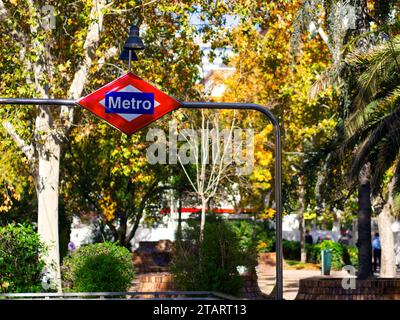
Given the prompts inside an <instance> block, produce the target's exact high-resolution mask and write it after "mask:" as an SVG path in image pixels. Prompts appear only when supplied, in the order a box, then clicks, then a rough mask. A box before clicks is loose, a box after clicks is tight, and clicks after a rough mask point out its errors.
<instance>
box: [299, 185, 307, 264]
mask: <svg viewBox="0 0 400 320" xmlns="http://www.w3.org/2000/svg"><path fill="white" fill-rule="evenodd" d="M299 182H300V194H299V203H300V208H299V213H298V215H297V219H298V221H299V233H300V261H301V262H306V242H305V239H304V231H305V223H304V210H305V203H304V187H303V185H302V180H300V181H299Z"/></svg>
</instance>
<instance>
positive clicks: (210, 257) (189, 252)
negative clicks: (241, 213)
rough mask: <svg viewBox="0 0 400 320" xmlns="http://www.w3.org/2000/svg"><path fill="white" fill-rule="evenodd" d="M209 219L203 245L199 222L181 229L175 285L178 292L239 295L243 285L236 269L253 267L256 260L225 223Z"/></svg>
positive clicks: (174, 261)
mask: <svg viewBox="0 0 400 320" xmlns="http://www.w3.org/2000/svg"><path fill="white" fill-rule="evenodd" d="M207 219H208V220H207V223H206V224H205V229H204V240H203V241H202V242H200V240H199V236H200V226H199V222H198V221H197V219H196V220H192V221H189V222H188V225H187V226H186V227H185V228H184V229H183V230H182V241H178V242H176V246H175V249H174V253H173V257H172V262H171V271H172V273H173V275H174V279H175V282H176V284H177V286H178V289H179V290H189V291H193V290H195V291H196V290H199V291H219V292H224V293H229V294H237V293H238V292H239V289H240V288H241V286H242V285H243V284H242V280H241V278H240V276H239V274H238V271H237V267H238V266H247V267H248V268H254V266H255V257H254V256H251V253H249V252H246V251H242V250H241V246H240V241H239V239H238V237H237V236H236V234H235V233H234V232H233V231H232V228H231V227H230V226H229V225H228V224H227V223H226V222H225V221H223V220H221V219H217V218H216V217H212V216H209V217H207Z"/></svg>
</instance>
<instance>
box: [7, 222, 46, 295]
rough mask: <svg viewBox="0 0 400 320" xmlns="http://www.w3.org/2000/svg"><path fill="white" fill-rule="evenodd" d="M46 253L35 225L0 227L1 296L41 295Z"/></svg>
mask: <svg viewBox="0 0 400 320" xmlns="http://www.w3.org/2000/svg"><path fill="white" fill-rule="evenodd" d="M45 254H46V247H45V246H44V245H43V244H42V242H41V241H40V239H39V235H38V234H37V233H36V232H35V231H34V230H33V227H32V226H29V225H15V224H9V225H7V226H4V227H0V293H10V292H11V293H13V292H17V293H18V292H40V291H41V289H42V286H41V272H42V270H43V268H44V266H45V263H44V261H43V260H42V257H43V255H45Z"/></svg>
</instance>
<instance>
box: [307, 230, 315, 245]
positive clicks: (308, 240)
mask: <svg viewBox="0 0 400 320" xmlns="http://www.w3.org/2000/svg"><path fill="white" fill-rule="evenodd" d="M305 241H306V244H313V243H314V241H313V237H312V235H311V234H310V231H309V230H306V236H305Z"/></svg>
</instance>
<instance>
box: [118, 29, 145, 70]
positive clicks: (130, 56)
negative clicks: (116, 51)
mask: <svg viewBox="0 0 400 320" xmlns="http://www.w3.org/2000/svg"><path fill="white" fill-rule="evenodd" d="M143 49H144V44H143V41H142V39H141V38H140V37H139V27H138V26H132V27H130V29H129V37H128V39H127V40H126V41H125V44H124V47H123V50H122V52H121V55H120V56H119V59H120V60H125V61H128V69H129V71H130V70H131V61H132V60H133V61H138V57H137V55H136V53H135V51H136V50H143Z"/></svg>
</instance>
